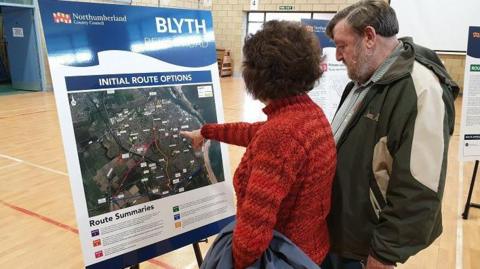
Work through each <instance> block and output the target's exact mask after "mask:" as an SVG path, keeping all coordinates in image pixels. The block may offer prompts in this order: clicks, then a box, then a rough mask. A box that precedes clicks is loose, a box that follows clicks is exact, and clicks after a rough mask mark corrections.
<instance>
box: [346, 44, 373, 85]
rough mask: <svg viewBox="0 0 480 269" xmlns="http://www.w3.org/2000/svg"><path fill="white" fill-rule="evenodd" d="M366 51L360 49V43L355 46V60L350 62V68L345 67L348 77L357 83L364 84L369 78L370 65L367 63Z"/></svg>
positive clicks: (362, 48)
mask: <svg viewBox="0 0 480 269" xmlns="http://www.w3.org/2000/svg"><path fill="white" fill-rule="evenodd" d="M368 58H369V56H368V55H367V52H366V49H365V48H364V47H362V44H361V42H358V43H357V44H356V46H355V59H352V61H351V62H350V67H349V68H348V66H347V72H348V77H349V78H350V79H351V80H353V81H355V82H357V83H364V82H366V81H367V79H369V78H370V73H371V72H370V71H371V70H370V63H369V61H368Z"/></svg>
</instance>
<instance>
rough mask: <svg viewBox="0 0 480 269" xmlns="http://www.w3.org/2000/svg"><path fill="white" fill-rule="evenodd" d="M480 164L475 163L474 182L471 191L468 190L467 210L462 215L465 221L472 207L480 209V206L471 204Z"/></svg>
mask: <svg viewBox="0 0 480 269" xmlns="http://www.w3.org/2000/svg"><path fill="white" fill-rule="evenodd" d="M478 162H479V161H475V167H474V168H473V174H472V181H471V182H470V189H469V190H468V197H467V201H466V203H465V210H464V211H463V214H462V217H463V219H468V211H469V210H470V207H475V208H480V204H476V203H471V200H472V193H473V186H474V185H475V178H476V177H477V170H478Z"/></svg>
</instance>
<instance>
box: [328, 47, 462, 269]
mask: <svg viewBox="0 0 480 269" xmlns="http://www.w3.org/2000/svg"><path fill="white" fill-rule="evenodd" d="M401 41H402V42H403V50H402V52H401V54H400V56H399V57H398V59H397V60H396V61H395V62H394V63H393V64H392V66H391V67H390V68H389V69H388V71H387V72H386V73H385V74H384V75H383V77H382V78H381V79H379V80H378V81H377V82H375V83H374V84H373V86H372V87H371V88H370V90H369V92H368V93H367V95H366V96H365V98H364V100H363V102H362V103H361V104H360V106H359V108H358V110H357V112H356V115H355V116H353V117H352V119H351V120H350V122H349V124H348V125H347V127H346V129H345V131H344V132H343V134H342V136H341V137H340V138H339V140H338V142H337V151H338V153H337V159H338V160H337V171H336V176H335V180H334V184H333V195H332V208H331V212H330V215H329V219H328V221H329V229H330V240H331V251H332V252H333V253H336V254H339V255H340V256H342V257H346V258H352V259H361V260H364V259H365V258H366V257H367V256H368V255H369V254H372V255H373V256H375V257H377V258H378V259H380V260H382V261H384V262H390V263H393V264H394V263H397V262H402V263H403V262H405V261H406V260H407V259H408V257H410V256H412V255H414V254H415V253H417V252H418V251H420V250H422V249H424V248H425V247H427V246H428V245H430V244H431V243H432V242H433V241H434V240H435V238H437V237H438V236H439V235H440V234H441V232H442V215H441V201H442V196H443V190H444V186H445V176H446V169H447V155H448V143H449V140H450V136H451V135H452V133H453V128H454V121H455V110H454V99H455V98H456V96H457V95H458V91H459V88H458V86H457V85H456V84H455V83H454V82H453V81H452V80H451V78H450V76H449V75H448V74H447V72H446V70H445V68H444V66H443V65H442V63H441V62H440V60H439V58H438V57H437V55H436V54H435V53H434V52H433V51H431V50H428V49H426V48H423V47H420V46H418V45H415V44H414V43H413V41H412V39H411V38H403V39H401ZM353 86H354V84H353V82H351V83H349V84H348V85H347V87H346V89H345V91H344V94H343V96H342V102H343V100H344V99H345V97H346V96H347V95H348V93H349V92H350V90H351V89H352V88H353Z"/></svg>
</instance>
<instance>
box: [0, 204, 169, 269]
mask: <svg viewBox="0 0 480 269" xmlns="http://www.w3.org/2000/svg"><path fill="white" fill-rule="evenodd" d="M0 204H3V205H4V206H6V207H9V208H11V209H13V210H16V211H19V212H21V213H23V214H25V215H28V216H31V217H35V218H38V219H41V220H43V221H45V222H47V223H50V224H53V225H55V226H57V227H60V228H62V229H64V230H67V231H69V232H72V233H75V234H78V229H77V228H74V227H71V226H68V225H66V224H63V223H61V222H58V221H56V220H53V219H51V218H48V217H45V216H42V215H40V214H37V213H35V212H33V211H30V210H28V209H25V208H21V207H18V206H15V205H12V204H9V203H7V202H4V201H2V200H0ZM148 262H149V263H151V264H154V265H157V266H159V267H163V268H165V269H175V267H173V266H171V265H169V264H167V263H164V262H161V261H158V260H155V259H150V260H148Z"/></svg>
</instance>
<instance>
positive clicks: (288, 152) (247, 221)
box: [233, 133, 305, 269]
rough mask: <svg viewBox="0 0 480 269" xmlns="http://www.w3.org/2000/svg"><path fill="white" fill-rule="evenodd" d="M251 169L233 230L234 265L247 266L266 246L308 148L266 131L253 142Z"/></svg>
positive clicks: (285, 136)
mask: <svg viewBox="0 0 480 269" xmlns="http://www.w3.org/2000/svg"><path fill="white" fill-rule="evenodd" d="M251 149H252V153H253V152H256V153H255V154H252V155H253V159H252V161H251V163H252V166H253V167H252V170H251V173H250V177H249V179H248V184H247V186H246V191H245V194H244V197H243V198H242V201H241V204H240V203H238V204H237V224H236V227H235V230H234V233H233V258H234V263H235V268H237V269H238V268H245V267H247V266H249V265H251V264H252V263H254V262H255V261H256V260H257V259H259V258H260V256H261V255H262V253H263V252H264V251H265V250H266V249H267V247H268V245H269V244H270V241H271V239H272V237H273V229H274V227H275V224H276V222H277V214H278V212H279V210H280V205H281V203H282V200H283V199H284V198H285V197H286V196H287V195H288V193H289V192H290V189H291V187H292V185H293V183H294V182H295V179H296V175H297V173H298V171H299V170H300V169H302V167H303V162H304V156H305V150H304V149H303V147H301V146H300V145H299V144H298V143H297V142H296V141H295V140H292V139H291V136H289V135H288V134H278V133H275V134H271V135H268V136H265V135H263V136H262V137H259V138H258V139H256V140H255V142H254V144H253V145H251Z"/></svg>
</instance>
